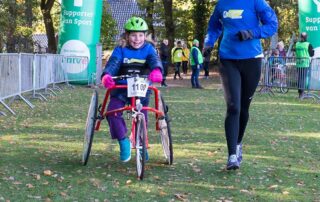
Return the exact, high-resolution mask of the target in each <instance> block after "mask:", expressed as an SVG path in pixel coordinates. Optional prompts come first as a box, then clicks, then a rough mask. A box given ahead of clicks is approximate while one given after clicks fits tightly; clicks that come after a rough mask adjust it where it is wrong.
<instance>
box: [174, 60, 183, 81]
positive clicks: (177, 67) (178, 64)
mask: <svg viewBox="0 0 320 202" xmlns="http://www.w3.org/2000/svg"><path fill="white" fill-rule="evenodd" d="M180 67H181V62H176V63H174V77H173V78H174V79H176V78H177V75H178V76H179V78H182V77H181V76H180Z"/></svg>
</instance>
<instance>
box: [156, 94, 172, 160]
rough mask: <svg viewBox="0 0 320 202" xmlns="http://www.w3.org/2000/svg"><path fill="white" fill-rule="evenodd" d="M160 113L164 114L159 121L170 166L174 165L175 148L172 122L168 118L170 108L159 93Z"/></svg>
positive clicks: (165, 153)
mask: <svg viewBox="0 0 320 202" xmlns="http://www.w3.org/2000/svg"><path fill="white" fill-rule="evenodd" d="M159 111H161V112H163V113H164V117H161V118H160V119H159V120H158V123H159V128H160V139H161V145H162V149H163V154H164V157H165V160H166V163H168V164H169V165H172V163H173V147H172V136H171V128H170V122H169V116H168V106H167V105H166V103H165V101H164V99H163V97H162V95H161V94H160V93H159Z"/></svg>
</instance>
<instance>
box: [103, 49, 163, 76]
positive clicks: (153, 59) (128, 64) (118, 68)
mask: <svg viewBox="0 0 320 202" xmlns="http://www.w3.org/2000/svg"><path fill="white" fill-rule="evenodd" d="M155 68H159V69H160V70H161V71H162V69H163V68H162V63H161V60H160V58H159V56H158V54H157V52H156V50H155V48H154V47H153V46H152V45H151V44H150V43H145V44H144V45H143V46H142V47H141V48H139V49H134V48H132V47H130V46H126V47H121V46H117V47H116V48H115V49H114V50H113V52H112V55H111V56H110V59H109V60H108V62H107V64H106V67H105V69H104V71H103V73H102V76H101V78H102V77H103V76H104V75H105V74H109V75H111V76H119V75H124V74H128V73H127V72H126V71H127V70H130V69H136V70H140V71H141V73H140V74H141V75H148V74H149V73H150V71H152V70H153V69H155Z"/></svg>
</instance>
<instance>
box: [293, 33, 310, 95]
mask: <svg viewBox="0 0 320 202" xmlns="http://www.w3.org/2000/svg"><path fill="white" fill-rule="evenodd" d="M307 39H308V35H307V33H306V32H302V33H301V35H300V41H298V42H297V43H296V46H295V52H296V66H297V73H298V93H299V98H300V99H302V98H303V95H304V90H305V89H306V88H307V85H306V84H307V76H308V73H309V69H310V57H313V56H314V50H313V47H312V45H311V44H310V43H309V42H308V41H307Z"/></svg>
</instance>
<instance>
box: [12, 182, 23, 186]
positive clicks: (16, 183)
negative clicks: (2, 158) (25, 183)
mask: <svg viewBox="0 0 320 202" xmlns="http://www.w3.org/2000/svg"><path fill="white" fill-rule="evenodd" d="M12 184H15V185H19V184H22V183H21V182H20V181H14V182H13V183H12Z"/></svg>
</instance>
